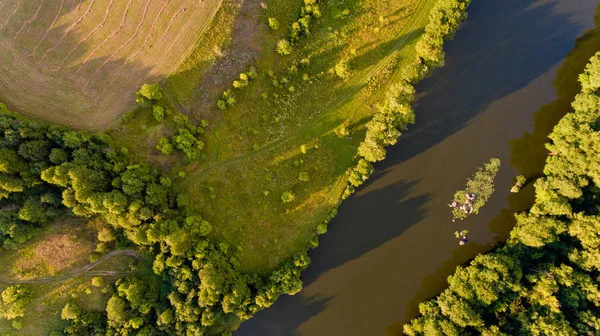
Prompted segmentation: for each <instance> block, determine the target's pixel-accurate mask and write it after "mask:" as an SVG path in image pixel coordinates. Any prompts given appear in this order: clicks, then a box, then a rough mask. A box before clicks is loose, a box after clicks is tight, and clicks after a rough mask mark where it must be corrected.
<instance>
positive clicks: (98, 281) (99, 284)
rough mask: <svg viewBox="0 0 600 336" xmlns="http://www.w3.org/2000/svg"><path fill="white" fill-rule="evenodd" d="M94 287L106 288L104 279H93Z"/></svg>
mask: <svg viewBox="0 0 600 336" xmlns="http://www.w3.org/2000/svg"><path fill="white" fill-rule="evenodd" d="M92 286H94V287H102V286H104V278H103V277H99V276H98V277H93V278H92Z"/></svg>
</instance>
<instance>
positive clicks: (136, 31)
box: [85, 0, 150, 88]
mask: <svg viewBox="0 0 600 336" xmlns="http://www.w3.org/2000/svg"><path fill="white" fill-rule="evenodd" d="M149 6H150V0H146V7H145V8H144V13H143V14H142V18H141V20H140V22H139V23H138V25H137V27H136V29H135V32H134V33H133V35H132V36H131V37H130V38H129V39H128V40H127V41H125V43H123V44H122V45H121V46H120V47H119V48H118V49H117V50H116V51H115V52H114V53H113V54H112V55H110V56H109V57H108V58H106V60H104V62H103V63H102V64H101V65H100V66H99V67H98V69H96V71H94V73H93V74H92V75H91V76H90V78H89V79H88V80H87V82H86V83H85V87H86V88H87V86H88V85H89V84H90V81H91V80H92V78H94V76H96V74H97V73H98V72H99V71H100V69H102V67H104V66H105V65H106V64H107V63H108V62H109V61H110V60H111V59H112V58H113V57H115V56H116V55H117V54H118V53H119V52H120V51H121V50H123V48H125V47H127V46H128V45H129V43H131V41H133V40H134V39H135V38H136V37H137V35H138V33H139V32H140V29H141V28H142V25H144V19H145V18H146V14H147V13H148V7H149Z"/></svg>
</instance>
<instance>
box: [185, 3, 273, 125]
mask: <svg viewBox="0 0 600 336" xmlns="http://www.w3.org/2000/svg"><path fill="white" fill-rule="evenodd" d="M235 2H236V5H238V6H240V12H239V14H238V17H237V18H236V20H235V24H234V28H233V41H232V44H231V47H230V48H229V50H228V51H227V52H226V53H225V55H224V56H223V57H221V58H220V59H219V60H217V62H216V63H215V64H214V65H213V66H212V67H211V68H210V69H209V70H208V71H207V73H206V74H205V75H204V78H203V80H202V82H201V83H200V85H199V86H198V90H199V91H200V92H201V99H200V100H199V101H198V102H197V103H196V105H194V106H193V107H192V109H191V113H192V115H193V116H195V117H198V118H201V117H202V116H203V114H206V113H207V110H208V109H210V108H212V107H214V105H215V102H216V101H217V100H218V99H219V97H220V96H221V94H222V93H223V91H225V90H227V89H228V88H230V87H231V83H232V82H233V81H234V80H235V79H237V78H238V76H239V75H240V73H242V72H245V71H247V70H248V68H249V67H250V66H251V65H252V64H253V63H255V62H256V60H257V59H259V58H260V56H261V52H262V50H261V42H260V41H261V38H260V37H261V36H262V35H264V34H265V33H266V32H267V28H266V26H265V25H262V24H261V23H260V21H259V15H260V12H261V11H262V10H263V9H262V8H261V6H260V3H261V1H258V0H237V1H235Z"/></svg>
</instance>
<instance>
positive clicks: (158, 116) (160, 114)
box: [152, 105, 165, 122]
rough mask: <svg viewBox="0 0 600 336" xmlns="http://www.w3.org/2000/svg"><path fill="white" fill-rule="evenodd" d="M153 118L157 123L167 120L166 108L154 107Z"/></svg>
mask: <svg viewBox="0 0 600 336" xmlns="http://www.w3.org/2000/svg"><path fill="white" fill-rule="evenodd" d="M152 116H153V117H154V120H156V121H159V122H160V121H163V119H165V108H164V107H162V106H159V105H154V106H152Z"/></svg>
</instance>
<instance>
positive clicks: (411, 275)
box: [236, 1, 595, 335]
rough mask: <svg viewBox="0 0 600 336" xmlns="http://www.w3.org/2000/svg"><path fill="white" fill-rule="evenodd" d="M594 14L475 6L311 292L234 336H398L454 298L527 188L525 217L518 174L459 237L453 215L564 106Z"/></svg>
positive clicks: (336, 231)
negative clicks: (451, 207) (455, 283)
mask: <svg viewBox="0 0 600 336" xmlns="http://www.w3.org/2000/svg"><path fill="white" fill-rule="evenodd" d="M594 6H595V2H594V1H584V2H582V3H581V4H580V6H579V7H578V8H571V6H569V3H568V1H555V2H546V1H535V2H533V1H532V2H521V1H507V2H503V3H502V4H499V3H492V2H474V3H473V4H472V5H471V7H470V10H469V19H468V21H467V22H466V23H465V25H464V27H462V28H461V30H460V31H459V33H458V34H457V36H456V38H455V40H454V41H451V42H449V43H448V44H447V48H446V55H447V60H446V66H444V67H443V68H441V69H438V70H436V71H435V72H434V74H433V75H432V76H431V77H428V78H427V79H425V80H424V81H423V82H422V83H420V84H419V85H417V92H418V93H420V94H419V98H418V100H417V101H416V103H415V111H416V115H417V122H416V125H415V126H414V127H412V128H410V129H409V131H408V132H407V133H406V134H405V135H404V136H403V138H402V139H401V141H400V142H399V143H398V145H396V146H395V147H393V148H390V150H389V152H388V159H387V160H386V161H384V162H383V163H382V164H379V165H376V171H375V174H374V176H373V177H372V178H371V180H370V181H369V183H368V184H367V185H366V186H365V187H363V188H362V189H360V190H359V191H358V192H357V193H356V194H355V195H353V196H352V197H350V198H349V199H348V200H347V201H345V202H344V204H343V205H342V206H341V208H340V213H339V214H338V216H337V217H336V219H335V220H334V221H333V222H332V223H331V224H330V229H329V232H328V233H327V234H325V235H324V236H322V238H321V246H320V247H319V248H317V249H316V250H314V251H313V252H312V253H311V258H312V259H313V264H312V265H311V266H310V267H309V269H308V270H307V271H305V272H304V274H303V277H304V281H305V284H306V287H305V289H304V290H303V291H302V292H301V293H300V294H299V295H297V296H293V297H282V298H281V299H280V300H279V301H278V302H277V303H276V304H275V305H274V306H273V307H272V308H270V309H268V310H266V311H264V312H260V313H258V314H257V315H256V316H255V318H253V319H252V320H250V321H249V322H247V323H245V324H243V325H242V328H241V329H240V330H239V331H238V332H237V333H236V334H239V335H256V334H262V335H290V334H298V335H341V334H346V335H372V334H383V333H384V329H386V327H387V330H388V331H389V332H390V333H394V332H398V331H399V330H400V325H401V324H402V322H404V321H406V319H408V318H410V317H414V316H415V314H416V305H417V304H418V302H420V301H422V300H424V299H426V298H428V297H431V296H432V295H435V294H436V293H438V292H439V291H440V290H441V289H442V288H444V287H445V286H446V277H447V275H449V274H451V273H452V272H453V271H454V268H455V267H456V265H459V264H462V263H464V262H466V261H468V260H469V259H471V258H472V257H473V256H475V255H476V254H477V253H480V252H485V251H487V250H489V249H491V248H493V247H494V246H495V244H497V243H499V242H501V241H503V240H504V239H505V238H506V234H507V233H508V231H509V230H510V228H511V223H510V222H506V221H497V220H494V221H492V219H495V218H496V215H497V214H498V213H501V212H502V211H501V210H502V209H507V208H509V207H510V209H511V211H512V209H513V208H517V209H516V210H519V209H525V208H527V207H528V206H529V205H530V203H528V202H530V198H529V197H528V196H527V195H528V194H527V193H530V192H531V191H530V190H529V187H528V186H526V187H525V188H524V190H523V191H522V192H521V193H519V194H517V195H513V196H512V197H519V202H516V206H513V204H512V203H515V202H508V201H507V197H508V196H509V194H510V191H509V189H510V186H511V185H512V184H513V180H512V179H513V178H514V176H516V175H517V174H518V171H517V170H516V169H515V168H514V167H509V166H508V165H506V166H505V167H504V169H501V171H500V173H499V175H498V180H497V187H496V189H497V192H496V194H495V195H494V196H493V197H492V198H491V200H490V202H489V203H488V204H487V205H486V207H484V208H483V209H482V211H481V213H480V214H479V215H478V216H476V217H474V218H472V219H469V220H466V221H464V222H462V223H460V224H461V227H458V226H457V225H456V224H453V223H452V222H451V216H450V214H449V213H448V211H447V207H446V205H445V204H446V203H447V201H448V199H450V198H451V195H452V193H453V192H454V191H455V190H456V189H458V188H460V186H461V185H462V183H464V178H465V177H467V176H468V175H469V174H471V173H472V170H473V169H474V167H475V166H476V165H477V164H478V163H480V162H482V161H484V160H486V159H487V158H489V157H490V156H497V157H499V158H501V159H502V161H503V162H510V161H511V160H510V158H511V146H510V142H511V140H513V139H516V138H520V137H521V136H522V134H523V132H531V131H532V129H533V128H534V127H533V126H534V125H533V123H532V115H533V114H534V112H535V111H536V110H538V109H539V108H540V107H541V106H543V105H545V104H547V103H549V102H552V101H553V100H554V99H555V98H556V94H555V89H554V88H553V86H552V81H553V79H554V78H555V76H556V73H557V69H558V68H559V64H560V63H561V62H562V60H564V58H565V57H566V55H567V54H568V52H569V50H571V48H572V47H573V44H574V42H575V39H576V37H577V36H579V35H580V34H581V33H582V32H583V31H585V30H587V29H589V28H590V27H592V26H593V15H592V14H591V13H593V10H594ZM474 142H476V143H477V146H472V145H470V144H473V143H474ZM511 164H514V163H513V162H511ZM528 200H529V201H528ZM488 223H490V224H489V225H488ZM462 226H465V228H468V229H469V231H470V234H469V238H470V240H471V242H470V243H469V244H467V245H466V246H464V247H459V246H458V245H457V244H456V242H455V240H454V238H453V237H452V232H454V231H456V230H457V229H462V228H463V227H462ZM394 321H395V322H394Z"/></svg>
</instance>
